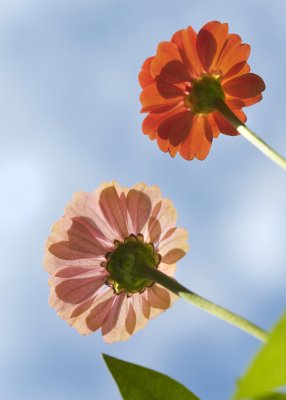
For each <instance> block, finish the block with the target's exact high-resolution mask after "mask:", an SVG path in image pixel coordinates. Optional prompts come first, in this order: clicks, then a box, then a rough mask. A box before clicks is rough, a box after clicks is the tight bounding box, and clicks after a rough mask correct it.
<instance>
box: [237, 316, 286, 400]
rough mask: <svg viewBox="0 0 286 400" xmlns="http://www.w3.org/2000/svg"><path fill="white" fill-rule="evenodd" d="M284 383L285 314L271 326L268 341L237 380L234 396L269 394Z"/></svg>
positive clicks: (285, 365)
mask: <svg viewBox="0 0 286 400" xmlns="http://www.w3.org/2000/svg"><path fill="white" fill-rule="evenodd" d="M284 385H286V314H284V315H283V317H282V318H281V319H280V320H279V322H278V323H277V325H276V326H275V327H274V328H273V330H272V331H271V333H270V335H269V339H268V341H267V342H266V344H265V345H264V346H263V347H262V348H261V350H260V351H259V352H258V353H257V355H256V356H255V358H254V360H253V362H252V363H251V364H250V367H249V368H248V370H247V372H246V374H245V375H244V376H243V377H242V378H241V379H240V380H239V381H238V388H237V391H236V394H235V396H234V398H235V399H253V398H257V397H258V396H261V395H267V394H268V396H271V395H270V393H269V392H272V391H273V390H275V389H279V388H280V387H282V386H284ZM272 396H274V394H272ZM276 396H277V395H276ZM281 396H282V397H281ZM283 396H284V397H283ZM269 398H270V399H272V397H269ZM273 398H274V399H276V398H275V397H273ZM284 398H285V394H284V395H283V394H280V397H277V399H278V400H280V399H284ZM266 399H268V398H267V397H266Z"/></svg>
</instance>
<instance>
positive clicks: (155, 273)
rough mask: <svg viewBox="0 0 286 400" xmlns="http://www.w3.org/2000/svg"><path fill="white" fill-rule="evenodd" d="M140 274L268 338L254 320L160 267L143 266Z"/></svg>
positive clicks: (253, 333) (247, 330) (210, 311)
mask: <svg viewBox="0 0 286 400" xmlns="http://www.w3.org/2000/svg"><path fill="white" fill-rule="evenodd" d="M140 275H141V276H142V278H146V279H150V280H152V281H154V282H157V283H159V284H160V285H162V286H164V287H165V288H166V289H169V290H170V291H171V292H173V293H175V294H177V295H178V296H180V297H181V298H183V299H185V300H187V301H188V302H190V303H192V304H193V305H195V306H196V307H198V308H201V309H202V310H204V311H207V312H208V313H210V314H212V315H215V316H216V317H218V318H220V319H222V320H224V321H226V322H228V323H229V324H231V325H234V326H236V327H238V328H240V329H242V330H243V331H245V332H247V333H249V334H250V335H252V336H254V337H256V338H257V339H259V340H261V341H266V340H267V338H268V333H267V332H266V331H264V330H263V329H261V328H259V326H257V325H254V324H253V323H252V322H250V321H247V320H246V319H244V318H242V317H240V316H239V315H236V314H234V313H233V312H231V311H228V310H226V309H225V308H223V307H221V306H219V305H217V304H214V303H212V302H211V301H209V300H207V299H205V298H204V297H201V296H199V295H198V294H196V293H194V292H192V291H191V290H189V289H187V288H185V287H184V286H183V285H181V284H180V283H179V282H177V281H176V280H175V279H173V278H170V277H169V276H168V275H166V274H164V273H162V272H161V271H159V270H158V269H154V268H150V267H145V268H142V270H141V271H140Z"/></svg>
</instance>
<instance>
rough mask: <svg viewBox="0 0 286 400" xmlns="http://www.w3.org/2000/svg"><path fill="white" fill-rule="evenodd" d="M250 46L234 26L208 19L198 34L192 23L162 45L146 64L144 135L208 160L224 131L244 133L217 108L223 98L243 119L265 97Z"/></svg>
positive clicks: (166, 147) (143, 78)
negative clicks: (252, 65)
mask: <svg viewBox="0 0 286 400" xmlns="http://www.w3.org/2000/svg"><path fill="white" fill-rule="evenodd" d="M249 54H250V46H249V45H248V44H244V43H242V40H241V38H240V37H239V36H238V35H236V34H231V33H229V32H228V24H226V23H220V22H217V21H212V22H208V23H207V24H206V25H204V26H203V27H202V29H201V30H200V31H199V32H198V34H197V33H196V32H195V31H194V30H193V28H192V27H190V26H189V27H188V28H186V29H182V30H180V31H178V32H176V33H175V34H174V35H173V37H172V39H171V40H170V41H169V42H168V41H166V42H162V43H159V45H158V47H157V53H156V54H155V56H153V57H149V58H147V59H146V60H145V62H144V63H143V66H142V69H141V72H140V74H139V82H140V85H141V87H142V89H143V90H142V93H141V96H140V101H141V104H142V110H141V112H144V113H148V115H147V116H146V117H145V119H144V121H143V125H142V130H143V133H144V134H146V135H148V136H149V138H150V139H151V140H154V139H157V143H158V146H159V147H160V149H161V150H162V151H164V152H169V153H170V155H171V156H172V157H174V156H175V155H176V154H177V153H178V152H179V154H180V155H181V156H182V157H183V158H184V159H186V160H192V159H194V158H197V159H199V160H203V159H205V158H206V156H207V155H208V153H209V151H210V148H211V144H212V140H213V138H217V137H218V135H219V133H220V132H221V133H224V134H226V135H238V132H237V131H236V130H235V129H234V128H233V127H232V126H231V124H230V123H229V122H228V121H227V120H226V119H225V118H224V117H223V116H222V115H221V114H220V113H219V112H218V111H217V110H216V108H215V100H216V99H220V100H223V101H224V102H225V103H226V104H227V106H228V107H229V108H230V109H231V110H232V111H233V112H234V113H235V114H236V116H237V117H238V118H239V119H240V120H241V121H242V122H245V121H246V116H245V114H244V112H243V111H242V108H243V107H247V106H250V105H252V104H255V103H257V102H258V101H260V100H261V98H262V95H261V92H263V90H264V89H265V85H264V82H263V80H262V79H261V78H260V77H259V76H258V75H256V74H253V73H250V67H249V65H248V63H247V60H248V57H249Z"/></svg>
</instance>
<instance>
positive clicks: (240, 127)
mask: <svg viewBox="0 0 286 400" xmlns="http://www.w3.org/2000/svg"><path fill="white" fill-rule="evenodd" d="M215 107H216V109H217V110H218V111H219V112H220V113H221V114H222V115H223V116H224V117H225V118H226V119H227V120H228V122H229V123H230V124H231V125H232V126H233V127H234V128H235V129H236V130H237V131H238V132H239V133H240V134H241V135H242V136H244V137H245V138H246V139H247V140H249V142H250V143H252V144H254V146H256V147H257V148H258V149H259V150H260V151H261V152H262V153H264V154H265V155H266V156H267V157H268V158H270V160H272V161H273V162H275V163H276V164H277V165H279V166H280V167H281V168H283V169H285V170H286V159H285V158H284V157H282V156H281V155H280V154H279V153H277V151H275V150H273V149H272V148H271V147H270V146H268V144H267V143H265V142H264V141H263V140H262V139H260V137H259V136H257V135H256V134H255V133H254V132H253V131H252V130H250V129H249V128H248V127H247V126H246V125H244V123H243V122H241V121H240V119H239V118H237V116H236V115H235V114H234V113H233V112H232V111H231V109H230V108H229V107H228V106H227V105H226V104H225V102H224V101H223V100H221V99H217V100H216V102H215Z"/></svg>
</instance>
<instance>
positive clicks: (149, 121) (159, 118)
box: [142, 104, 185, 137]
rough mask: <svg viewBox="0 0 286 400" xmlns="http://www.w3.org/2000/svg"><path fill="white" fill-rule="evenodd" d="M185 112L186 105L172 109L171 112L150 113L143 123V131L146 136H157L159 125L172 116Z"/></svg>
mask: <svg viewBox="0 0 286 400" xmlns="http://www.w3.org/2000/svg"><path fill="white" fill-rule="evenodd" d="M183 110H185V107H184V105H183V104H182V105H178V106H176V107H172V109H171V110H168V111H166V112H162V113H154V112H152V113H150V114H148V115H147V117H146V118H145V119H144V120H143V123H142V130H143V133H145V135H152V136H153V135H155V137H156V134H157V131H158V128H159V125H160V124H161V123H162V122H163V121H164V120H165V119H167V118H169V117H170V116H171V115H174V114H176V113H178V112H181V111H183Z"/></svg>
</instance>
